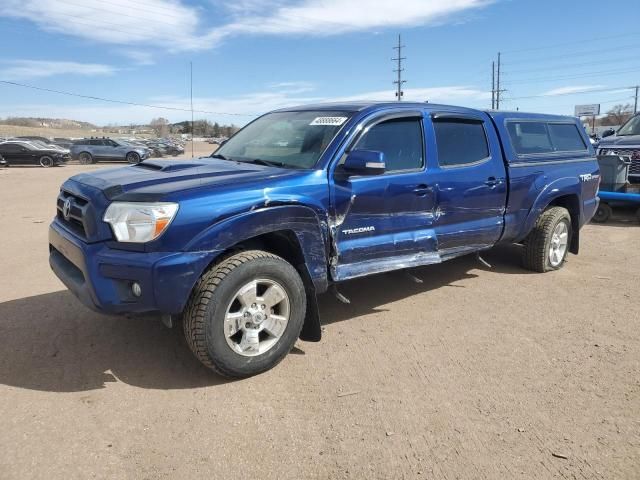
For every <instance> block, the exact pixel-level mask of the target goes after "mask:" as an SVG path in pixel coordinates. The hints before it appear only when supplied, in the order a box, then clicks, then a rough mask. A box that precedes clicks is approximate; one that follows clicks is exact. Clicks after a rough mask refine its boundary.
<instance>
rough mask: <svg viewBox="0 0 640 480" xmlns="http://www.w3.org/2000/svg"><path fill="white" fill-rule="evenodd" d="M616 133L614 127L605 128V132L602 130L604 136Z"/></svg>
mask: <svg viewBox="0 0 640 480" xmlns="http://www.w3.org/2000/svg"><path fill="white" fill-rule="evenodd" d="M614 133H616V131H615V130H614V129H613V128H609V129H607V130H605V131H604V132H602V138H604V137H610V136H611V135H613V134H614Z"/></svg>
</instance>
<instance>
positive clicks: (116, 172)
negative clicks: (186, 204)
mask: <svg viewBox="0 0 640 480" xmlns="http://www.w3.org/2000/svg"><path fill="white" fill-rule="evenodd" d="M301 173H302V172H301V171H300V170H291V169H284V168H275V167H267V166H262V165H254V164H249V163H242V162H234V161H227V160H218V159H213V158H208V157H205V158H199V159H192V160H146V161H144V162H141V163H138V164H137V165H131V166H127V167H119V168H110V169H104V170H98V171H95V172H92V173H82V174H80V175H76V176H74V177H71V179H70V180H71V181H74V182H77V183H81V184H84V185H88V186H91V187H94V188H97V189H99V190H101V191H102V192H103V193H104V195H105V196H106V197H107V199H109V200H129V201H156V200H161V199H163V198H164V197H166V196H168V195H170V194H171V193H174V192H178V191H185V190H191V189H199V188H210V187H220V186H224V185H229V184H233V185H234V186H239V185H241V184H242V185H244V184H247V183H251V182H259V183H260V184H264V183H265V182H269V183H271V181H273V180H276V179H281V178H284V177H289V176H295V175H300V174H301Z"/></svg>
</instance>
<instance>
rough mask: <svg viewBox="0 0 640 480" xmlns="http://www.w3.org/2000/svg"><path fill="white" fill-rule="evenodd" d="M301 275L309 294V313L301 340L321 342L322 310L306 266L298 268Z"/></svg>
mask: <svg viewBox="0 0 640 480" xmlns="http://www.w3.org/2000/svg"><path fill="white" fill-rule="evenodd" d="M298 271H299V272H300V273H301V275H300V276H301V277H302V282H303V283H304V290H305V292H306V294H307V312H306V314H305V317H304V324H303V325H302V330H301V332H300V337H299V338H300V340H304V341H305V342H319V341H320V340H321V339H322V328H321V326H320V309H319V307H318V298H317V295H316V289H315V287H314V286H313V282H312V281H311V278H310V276H309V274H308V272H307V269H306V267H305V266H304V265H299V266H298Z"/></svg>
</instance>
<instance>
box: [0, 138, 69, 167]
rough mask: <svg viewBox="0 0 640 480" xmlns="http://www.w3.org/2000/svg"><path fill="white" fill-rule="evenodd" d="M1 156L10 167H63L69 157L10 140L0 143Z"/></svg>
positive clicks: (52, 150) (51, 150)
mask: <svg viewBox="0 0 640 480" xmlns="http://www.w3.org/2000/svg"><path fill="white" fill-rule="evenodd" d="M0 155H2V157H3V158H4V160H5V161H6V162H7V164H8V165H40V166H42V167H55V166H57V165H63V164H64V163H65V162H66V161H67V160H68V159H69V155H68V154H65V153H63V152H61V151H60V150H57V149H54V148H46V147H40V146H38V145H34V144H33V143H31V142H25V141H17V140H10V141H7V142H2V143H0Z"/></svg>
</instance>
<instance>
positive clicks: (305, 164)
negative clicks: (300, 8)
mask: <svg viewBox="0 0 640 480" xmlns="http://www.w3.org/2000/svg"><path fill="white" fill-rule="evenodd" d="M598 185H599V170H598V163H597V161H596V157H595V154H594V151H593V148H592V147H591V145H590V143H589V139H588V138H587V136H586V133H585V132H584V129H583V128H582V126H581V125H580V123H579V122H578V120H577V119H575V118H573V117H561V116H551V115H539V114H526V113H521V112H483V111H478V110H471V109H467V108H461V107H451V106H444V105H435V104H427V103H408V102H402V103H399V102H394V103H347V104H342V103H341V104H322V105H313V106H303V107H297V108H288V109H283V110H278V111H275V112H271V113H268V114H266V115H263V116H261V117H260V118H258V119H256V120H254V121H253V122H252V123H250V124H248V125H247V126H246V127H244V128H243V129H242V130H240V131H239V132H238V133H237V134H236V135H235V136H233V137H232V138H231V139H230V140H228V141H227V142H226V143H225V144H224V145H222V146H221V147H220V148H219V149H218V150H217V151H216V152H215V153H214V154H213V155H211V156H210V157H206V158H200V159H197V160H179V161H175V160H174V161H169V160H167V161H161V160H148V161H145V162H142V163H139V164H136V165H131V166H127V167H121V168H112V169H104V170H99V171H94V172H92V173H84V174H80V175H76V176H74V177H72V178H70V179H69V180H67V181H66V182H65V183H64V184H63V185H62V187H61V189H60V194H59V196H58V198H57V215H56V217H55V219H54V220H53V223H52V224H51V227H50V230H49V250H50V264H51V267H52V269H53V271H54V272H55V273H56V274H57V276H58V277H59V278H60V279H61V280H62V281H63V282H64V284H65V285H66V286H67V287H68V288H69V289H70V290H71V291H72V292H73V293H74V294H75V295H76V296H77V297H78V298H79V299H80V300H81V301H82V302H83V303H84V304H85V305H87V306H88V307H90V308H92V309H94V310H97V311H99V312H105V313H113V314H121V313H129V314H130V313H154V314H158V315H160V316H161V317H162V318H163V321H164V322H165V323H166V324H168V325H171V324H173V322H174V321H179V322H180V323H181V324H182V327H183V329H184V334H185V336H186V339H187V343H188V344H189V346H190V348H191V349H192V351H193V353H194V354H195V355H196V357H197V358H198V359H199V360H200V361H201V362H202V363H203V364H205V365H206V366H208V367H210V368H211V369H213V370H215V371H216V372H218V373H220V374H222V375H225V376H228V377H244V376H249V375H254V374H257V373H260V372H262V371H265V370H267V369H269V368H271V367H273V366H274V365H276V364H277V363H278V362H279V361H280V360H282V358H283V357H284V356H285V355H286V354H287V353H288V352H289V351H290V349H291V348H292V347H293V345H294V343H295V342H296V340H297V339H298V338H301V339H303V340H308V341H318V340H319V339H320V332H321V329H320V316H319V311H318V305H317V302H316V295H318V294H320V293H323V292H326V291H327V290H329V289H332V290H333V291H334V292H335V293H336V294H337V295H338V296H339V297H340V294H339V292H338V290H337V287H336V285H337V284H339V282H342V281H345V280H349V279H352V278H357V277H361V276H365V275H371V274H375V273H380V272H386V271H391V270H398V269H408V268H411V267H417V266H421V265H428V264H433V263H439V262H443V261H445V260H449V259H452V258H455V257H458V256H460V255H466V254H470V253H476V252H480V251H482V250H485V249H489V248H491V247H493V246H494V245H496V244H499V243H517V244H522V245H523V264H524V266H525V267H526V268H528V269H531V270H534V271H537V272H547V271H551V270H557V269H559V268H560V267H561V266H562V265H563V263H564V261H565V258H566V255H567V253H568V252H572V253H574V254H577V253H578V247H579V240H580V229H581V227H582V226H583V225H584V224H585V223H587V222H588V221H589V220H590V219H591V217H592V216H593V214H594V212H595V211H596V208H597V206H598V199H597V192H598Z"/></svg>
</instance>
